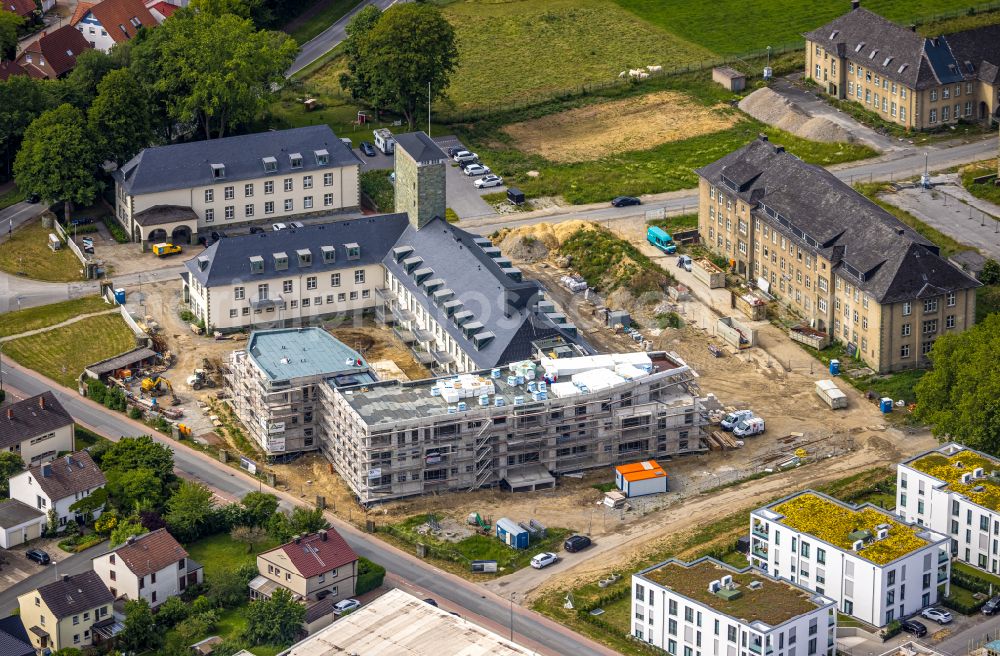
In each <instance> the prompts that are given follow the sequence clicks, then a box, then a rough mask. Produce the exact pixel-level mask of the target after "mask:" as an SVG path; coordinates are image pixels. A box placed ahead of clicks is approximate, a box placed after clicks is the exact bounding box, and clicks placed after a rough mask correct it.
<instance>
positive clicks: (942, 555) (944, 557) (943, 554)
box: [938, 551, 951, 564]
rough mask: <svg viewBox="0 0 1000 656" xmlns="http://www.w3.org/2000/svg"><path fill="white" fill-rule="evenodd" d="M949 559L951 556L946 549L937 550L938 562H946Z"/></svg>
mask: <svg viewBox="0 0 1000 656" xmlns="http://www.w3.org/2000/svg"><path fill="white" fill-rule="evenodd" d="M949 560H951V556H949V555H948V552H947V551H939V552H938V564H941V563H946V562H948V561H949Z"/></svg>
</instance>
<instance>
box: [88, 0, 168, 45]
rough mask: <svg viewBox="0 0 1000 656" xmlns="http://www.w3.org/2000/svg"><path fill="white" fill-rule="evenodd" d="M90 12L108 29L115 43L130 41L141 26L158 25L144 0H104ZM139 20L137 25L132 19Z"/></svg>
mask: <svg viewBox="0 0 1000 656" xmlns="http://www.w3.org/2000/svg"><path fill="white" fill-rule="evenodd" d="M90 13H91V14H92V15H93V16H94V18H96V19H97V20H98V21H100V23H101V27H103V28H104V29H105V30H107V32H108V34H109V35H111V38H112V39H114V41H115V43H121V42H123V41H128V40H129V39H131V38H132V37H134V36H135V35H136V34H137V33H138V31H139V28H140V27H150V28H152V27H156V26H157V25H158V23H157V22H156V19H155V18H153V15H152V14H151V13H149V10H148V9H146V5H144V4H143V3H142V0H103V2H99V3H97V4H95V5H94V6H93V7H91V8H90ZM133 20H135V21H138V23H139V26H138V27H137V26H136V25H135V23H133V22H132V21H133Z"/></svg>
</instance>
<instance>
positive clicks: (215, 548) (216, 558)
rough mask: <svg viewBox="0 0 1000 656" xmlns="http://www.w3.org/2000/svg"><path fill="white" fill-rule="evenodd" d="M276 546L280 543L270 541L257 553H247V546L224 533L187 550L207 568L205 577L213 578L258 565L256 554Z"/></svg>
mask: <svg viewBox="0 0 1000 656" xmlns="http://www.w3.org/2000/svg"><path fill="white" fill-rule="evenodd" d="M276 546H278V542H277V541H275V540H270V539H269V540H268V541H267V542H265V543H264V544H261V545H259V546H258V548H257V550H256V553H250V552H248V551H247V545H245V544H243V543H241V542H236V541H234V540H233V539H232V538H230V537H229V534H228V533H222V534H219V535H213V536H211V537H208V538H205V539H203V540H198V541H197V542H195V543H193V544H189V545H187V546H186V547H185V548H186V549H187V551H188V553H189V554H190V555H191V557H192V558H194V559H195V560H196V561H198V562H199V563H201V564H202V566H203V567H204V568H205V575H206V576H212V575H218V574H220V573H223V572H228V571H230V570H234V569H236V568H238V567H239V566H240V565H245V564H247V563H250V564H253V563H256V562H257V555H256V554H258V553H260V552H262V551H267V550H268V549H273V548H274V547H276Z"/></svg>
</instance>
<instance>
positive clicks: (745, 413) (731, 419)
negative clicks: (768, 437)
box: [722, 410, 753, 431]
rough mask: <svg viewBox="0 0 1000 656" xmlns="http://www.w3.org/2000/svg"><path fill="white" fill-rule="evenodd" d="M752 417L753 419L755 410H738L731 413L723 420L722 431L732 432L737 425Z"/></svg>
mask: <svg viewBox="0 0 1000 656" xmlns="http://www.w3.org/2000/svg"><path fill="white" fill-rule="evenodd" d="M751 417H753V410H737V411H736V412H730V413H729V414H728V415H726V416H725V417H723V418H722V430H724V431H731V430H733V429H734V428H736V424H738V423H740V422H741V421H743V420H745V419H750V418H751Z"/></svg>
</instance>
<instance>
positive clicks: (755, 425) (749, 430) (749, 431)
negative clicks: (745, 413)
mask: <svg viewBox="0 0 1000 656" xmlns="http://www.w3.org/2000/svg"><path fill="white" fill-rule="evenodd" d="M763 432H764V420H763V419H761V418H760V417H751V418H750V419H744V420H743V421H741V422H740V423H738V424H736V427H735V428H734V429H733V435H735V436H736V437H751V436H752V435H760V434H761V433H763Z"/></svg>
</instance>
